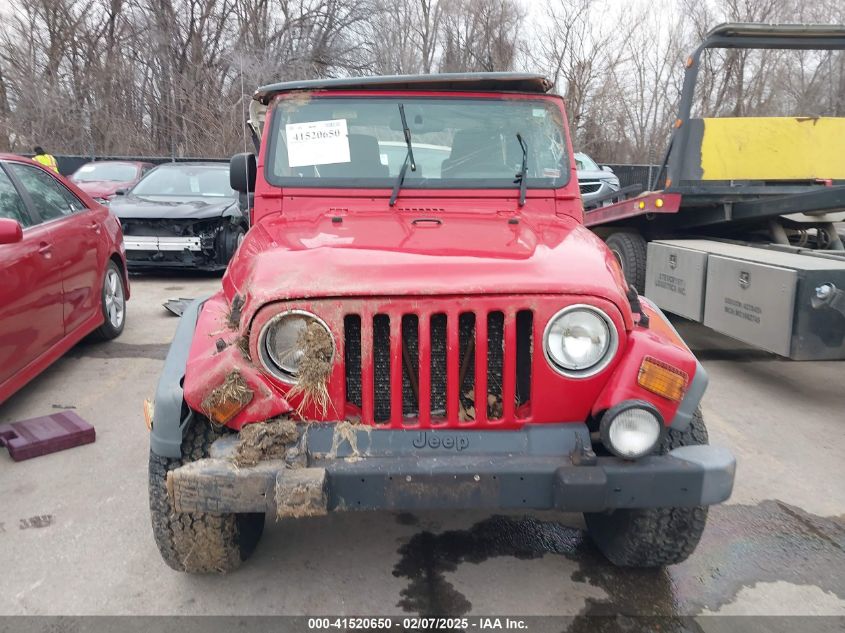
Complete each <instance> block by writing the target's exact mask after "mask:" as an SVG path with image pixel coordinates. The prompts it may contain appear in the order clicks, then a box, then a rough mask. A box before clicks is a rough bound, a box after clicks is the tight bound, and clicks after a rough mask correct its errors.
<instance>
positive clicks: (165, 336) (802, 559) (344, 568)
mask: <svg viewBox="0 0 845 633" xmlns="http://www.w3.org/2000/svg"><path fill="white" fill-rule="evenodd" d="M219 284H220V279H219V277H216V276H190V277H188V276H184V275H182V276H166V275H155V276H143V277H142V276H134V277H133V278H132V299H131V301H130V302H129V305H128V323H127V327H126V330H125V332H124V333H123V335H122V336H121V337H120V338H119V339H117V340H116V341H112V342H110V343H88V342H83V343H82V344H80V345H78V346H77V347H75V348H74V349H73V350H71V352H70V353H68V354H67V355H66V356H65V357H64V358H62V359H61V360H60V361H59V362H57V363H56V364H55V365H53V366H52V367H51V368H50V369H48V370H47V371H46V372H45V373H44V374H43V375H41V376H40V377H38V378H37V379H36V380H34V381H33V382H32V383H31V384H29V385H28V386H27V387H25V388H24V389H23V390H22V391H20V392H19V393H17V394H16V395H15V396H13V397H12V398H11V399H10V400H9V401H7V402H6V403H5V404H4V405H2V406H0V423H3V422H10V421H16V420H21V419H25V418H30V417H36V416H42V415H47V414H50V413H53V412H56V411H58V410H65V409H72V410H74V411H76V413H78V414H79V415H80V416H81V417H82V418H84V419H85V420H87V421H88V422H90V423H91V424H93V425H94V426H95V427H96V430H97V441H96V442H95V443H94V444H90V445H87V446H82V447H78V448H74V449H71V450H67V451H64V452H60V453H56V454H53V455H49V456H45V457H40V458H37V459H32V460H29V461H25V462H19V463H15V462H13V461H12V460H11V459H10V458H9V457H8V455H7V454H5V452H3V451H2V450H0V615H8V614H38V615H54V614H65V615H70V614H80V615H93V614H308V615H316V614H332V615H338V614H359V615H360V614H370V615H374V614H384V615H388V614H395V615H403V614H415V613H442V614H455V615H470V616H472V615H489V614H508V615H545V614H550V615H584V614H605V613H625V614H629V615H656V616H660V615H688V614H689V615H697V614H709V613H719V614H769V615H804V614H827V615H840V616H841V615H845V485H843V482H845V459H843V454H845V363H842V362H801V363H798V362H790V361H785V360H781V359H778V358H777V357H775V356H773V355H770V354H767V353H764V352H760V351H757V350H754V349H750V348H747V347H745V346H743V345H741V344H739V343H736V342H735V341H732V340H730V339H728V338H725V337H722V336H720V335H717V334H714V333H712V332H710V331H708V330H706V329H704V328H702V327H700V326H698V325H695V324H691V323H686V322H683V321H678V323H677V325H678V327H679V329H680V330H681V332H682V334H683V335H684V336H685V337H687V339H688V341H689V343H690V344H691V346H692V347H693V348H694V350H695V351H696V352H697V353H698V355H699V357H700V358H701V359H702V361H703V363H704V366H705V367H706V369H707V371H708V372H709V373H710V377H711V383H710V388H709V390H708V392H707V394H706V396H705V399H704V403H703V410H704V415H705V419H706V421H707V424H708V427H709V430H710V438H711V443H713V444H721V445H725V446H728V447H730V448H731V449H732V450H733V451H734V452H735V454H736V455H737V458H738V470H737V480H736V487H735V490H734V494H733V497H732V498H731V500H730V501H729V502H728V503H726V504H724V505H722V506H718V507H714V508H712V509H711V512H710V520H709V523H708V526H707V529H706V531H705V533H704V537H703V540H702V543H701V545H700V546H699V548H698V550H697V551H696V552H695V554H694V555H693V556H692V557H691V558H690V559H689V560H688V561H687V562H685V563H683V564H680V565H677V566H674V567H670V568H669V569H667V570H649V571H632V570H623V569H616V568H614V567H612V566H611V565H609V564H608V563H607V562H605V561H604V559H603V558H602V557H601V555H600V554H599V553H598V552H597V551H596V550H595V549H594V547H593V546H592V545H591V544H590V542H589V539H588V538H586V537H585V535H584V533H583V531H582V530H583V521H582V519H581V517H580V516H579V515H570V514H563V515H561V514H550V513H545V514H540V515H536V516H530V517H527V516H524V515H522V514H495V513H494V514H491V513H481V512H467V513H457V514H456V513H453V512H430V513H421V514H414V515H411V514H394V513H386V512H382V513H346V514H337V515H332V516H329V517H325V518H318V519H302V520H300V521H282V522H275V521H273V520H268V523H267V526H266V530H265V534H264V537H263V540H262V542H261V543H260V544H259V547H258V549H257V551H256V553H255V554H254V556H253V558H252V559H250V560H249V561H248V562H247V563H246V564H245V565H244V566H243V568H242V569H240V570H239V571H237V572H236V573H234V574H231V575H229V576H222V577H221V576H203V577H195V576H187V575H184V574H180V573H177V572H174V571H171V570H170V569H169V568H167V567H166V566H165V565H164V563H163V562H162V561H161V559H160V558H159V555H158V551H157V550H156V547H155V544H154V543H153V539H152V533H151V530H150V524H149V514H148V507H147V454H148V438H147V430H146V427H145V425H144V417H143V411H142V403H143V400H144V398H148V397H150V396H151V395H152V393H153V390H154V387H155V384H156V381H157V377H158V373H159V371H160V369H161V366H162V363H163V360H164V357H165V354H166V352H167V348H168V343H169V341H170V338H171V337H172V335H173V332H174V330H175V328H176V324H177V322H178V319H177V318H176V317H174V316H172V315H170V313H168V312H167V311H166V310H165V309H164V308H163V307H162V303H163V302H164V301H165V300H167V299H171V298H179V297H199V296H203V295H207V294H210V293H211V292H213V291H214V290H215V289H216V288H217V287H219Z"/></svg>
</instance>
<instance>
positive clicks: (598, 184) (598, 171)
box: [575, 152, 619, 209]
mask: <svg viewBox="0 0 845 633" xmlns="http://www.w3.org/2000/svg"><path fill="white" fill-rule="evenodd" d="M575 166H576V168H577V169H578V186H579V187H580V189H581V200H582V201H583V203H584V208H585V209H590V208H592V207H597V206H603V205H607V204H611V203H612V202H614V200H600V201H599V202H594V200H596V199H597V198H601V197H602V196H605V195H607V194H609V193H611V192H613V191H619V178H618V177H617V176H616V174H614V173H613V170H612V169H611V168H610V167H608V166H607V165H605V166H604V167H599V165H598V163H596V161H594V160H593V159H592V158H590V157H589V156H587V155H586V154H583V153H581V152H575Z"/></svg>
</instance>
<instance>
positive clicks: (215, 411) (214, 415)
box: [206, 400, 246, 424]
mask: <svg viewBox="0 0 845 633" xmlns="http://www.w3.org/2000/svg"><path fill="white" fill-rule="evenodd" d="M245 406H246V404H242V403H241V402H240V401H239V400H219V401H217V402H215V403H214V404H213V405H211V406H210V407H209V408H208V410H207V411H206V413H208V417H210V418H211V419H212V420H214V421H215V422H216V423H217V424H226V422H228V421H229V420H231V419H232V418H234V417H235V416H236V415H238V413H240V412H241V410H242V409H243V408H244V407H245Z"/></svg>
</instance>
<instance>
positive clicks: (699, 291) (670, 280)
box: [645, 242, 707, 321]
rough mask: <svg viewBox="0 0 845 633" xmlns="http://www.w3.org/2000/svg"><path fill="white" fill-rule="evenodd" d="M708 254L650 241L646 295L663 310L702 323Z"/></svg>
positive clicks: (672, 244)
mask: <svg viewBox="0 0 845 633" xmlns="http://www.w3.org/2000/svg"><path fill="white" fill-rule="evenodd" d="M706 275H707V253H705V252H702V251H699V250H693V249H690V248H685V247H684V246H679V245H677V244H675V243H671V244H670V243H667V242H649V245H648V259H647V260H646V285H645V296H646V297H648V298H649V299H651V300H652V301H654V302H655V303H656V304H657V305H658V306H660V307H661V308H662V309H663V310H666V311H668V312H671V313H673V314H678V315H680V316H683V317H686V318H688V319H692V320H694V321H701V320H702V319H703V318H704V284H705V280H706Z"/></svg>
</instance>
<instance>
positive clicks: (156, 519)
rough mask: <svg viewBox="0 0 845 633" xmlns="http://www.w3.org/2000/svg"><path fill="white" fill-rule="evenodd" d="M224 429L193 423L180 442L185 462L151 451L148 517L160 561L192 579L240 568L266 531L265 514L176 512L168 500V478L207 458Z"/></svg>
mask: <svg viewBox="0 0 845 633" xmlns="http://www.w3.org/2000/svg"><path fill="white" fill-rule="evenodd" d="M226 432H227V431H226V430H225V429H220V430H218V429H215V428H213V427H212V425H211V424H210V423H209V422H208V421H207V420H205V419H204V418H199V419H197V418H195V419H194V421H193V422H192V423H191V424H190V426H189V428H188V429H186V431H185V436H184V438H183V440H182V459H172V458H168V457H162V456H160V455H156V454H155V453H153V452H152V451H150V516H151V519H152V525H153V536H154V537H155V542H156V545H158V550H159V552H160V553H161V557H162V558H163V559H164V562H165V563H167V565H168V566H169V567H171V568H173V569H175V570H176V571H184V572H188V573H191V574H205V573H226V572H229V571H232V570H234V569H236V568H237V567H239V566H240V564H241V563H242V562H243V561H245V560H246V559H247V558H249V556H250V555H251V554H252V552H253V551H254V550H255V547H256V545H258V541H259V539H260V538H261V533H262V532H263V531H264V514H207V513H202V512H183V513H180V512H175V511H174V510H173V506H172V505H171V503H170V498H169V497H168V495H167V485H166V484H167V473H168V471H171V470H173V469H175V468H178V467H179V466H181V465H183V464H186V463H188V462H192V461H196V460H198V459H202V458H203V457H207V456H208V449H209V447H210V446H211V444H212V443H213V442H214V440H216V439H217V438H218V437H220V436H221V435H223V434H224V433H226Z"/></svg>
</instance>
